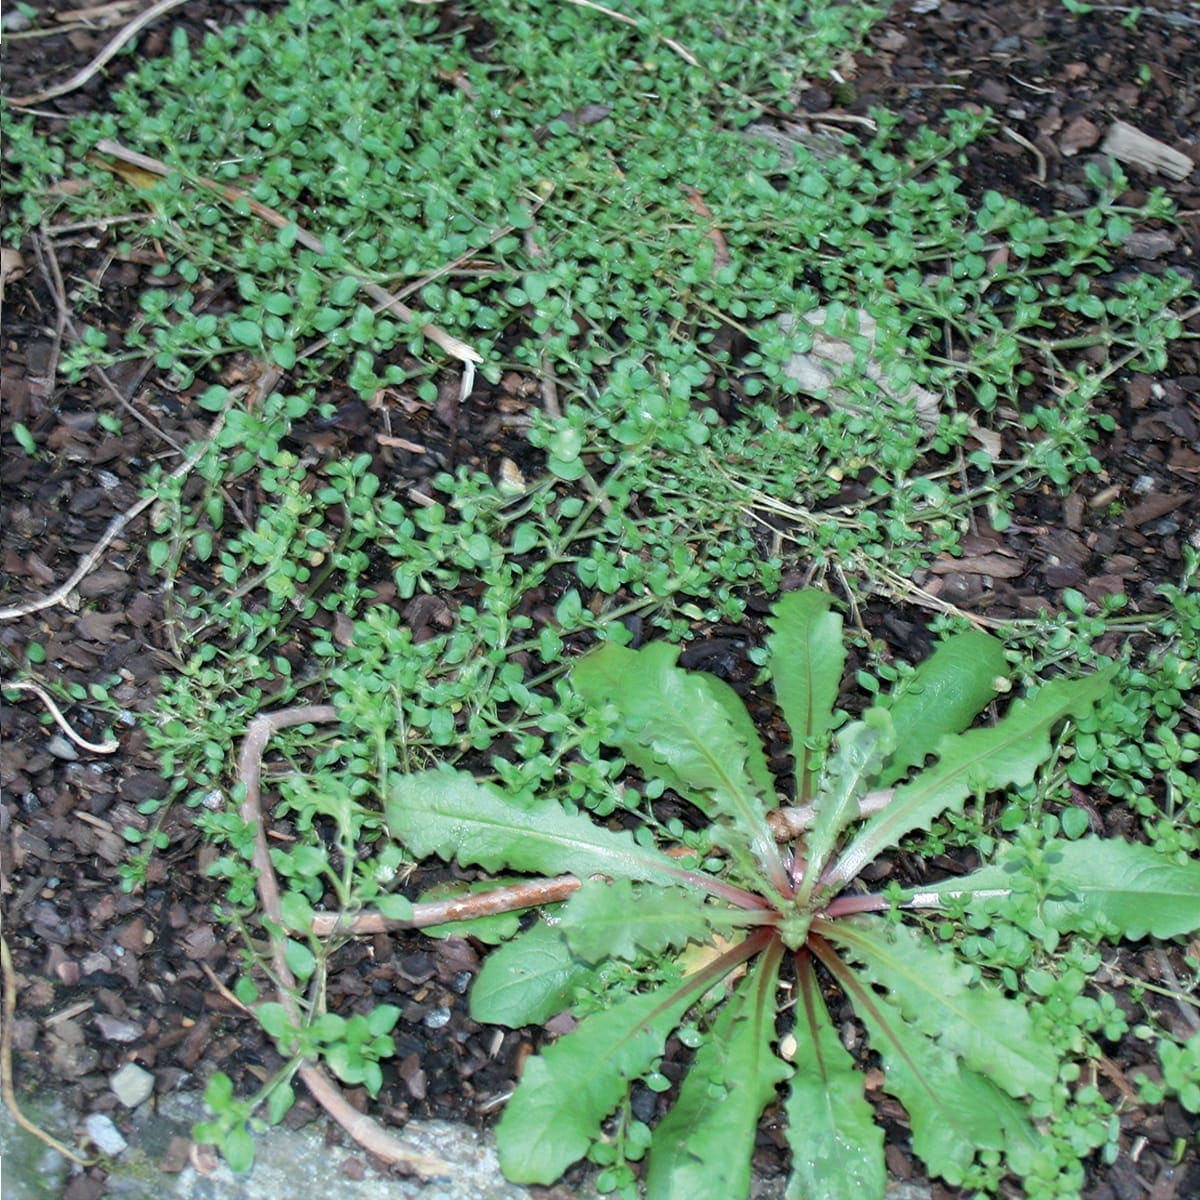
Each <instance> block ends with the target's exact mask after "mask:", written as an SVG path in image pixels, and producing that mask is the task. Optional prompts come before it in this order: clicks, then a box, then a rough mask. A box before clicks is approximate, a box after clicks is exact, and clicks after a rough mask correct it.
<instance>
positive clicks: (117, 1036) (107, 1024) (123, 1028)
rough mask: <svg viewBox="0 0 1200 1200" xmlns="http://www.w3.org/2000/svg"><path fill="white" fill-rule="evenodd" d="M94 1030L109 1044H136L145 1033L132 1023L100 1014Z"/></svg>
mask: <svg viewBox="0 0 1200 1200" xmlns="http://www.w3.org/2000/svg"><path fill="white" fill-rule="evenodd" d="M96 1028H97V1029H98V1030H100V1034H101V1036H102V1037H103V1038H104V1039H105V1041H109V1042H136V1041H137V1040H138V1038H140V1037H141V1036H142V1034H144V1033H145V1030H144V1029H143V1028H142V1027H141V1026H140V1025H138V1024H135V1023H134V1022H133V1021H122V1020H121V1019H120V1018H119V1017H110V1016H109V1015H108V1014H107V1013H100V1014H99V1015H98V1016H97V1017H96ZM138 1103H141V1101H139V1102H138Z"/></svg>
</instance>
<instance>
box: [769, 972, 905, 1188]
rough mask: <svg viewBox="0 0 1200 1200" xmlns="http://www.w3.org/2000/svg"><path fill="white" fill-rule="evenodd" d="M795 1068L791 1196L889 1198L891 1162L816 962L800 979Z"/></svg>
mask: <svg viewBox="0 0 1200 1200" xmlns="http://www.w3.org/2000/svg"><path fill="white" fill-rule="evenodd" d="M797 986H798V988H799V992H800V994H799V997H798V1000H797V1004H796V1009H795V1012H796V1026H795V1030H794V1036H795V1038H796V1053H795V1057H794V1060H793V1061H794V1064H795V1068H796V1069H795V1073H794V1074H793V1075H792V1081H791V1087H790V1090H789V1093H788V1098H787V1101H786V1102H785V1104H784V1110H785V1112H786V1113H787V1121H788V1141H789V1143H790V1144H791V1147H792V1174H791V1177H790V1178H789V1180H788V1188H787V1200H846V1197H849V1196H853V1197H855V1200H883V1195H884V1192H885V1190H886V1188H887V1164H886V1161H885V1159H884V1156H883V1130H882V1129H881V1128H880V1127H879V1126H878V1125H877V1124H876V1123H875V1110H874V1109H873V1108H872V1107H871V1105H870V1104H869V1103H868V1101H867V1098H866V1094H865V1090H864V1083H865V1081H864V1078H863V1074H862V1072H861V1071H859V1070H858V1067H857V1065H856V1064H855V1062H854V1059H853V1058H851V1056H850V1054H849V1053H848V1052H847V1051H846V1049H845V1047H844V1046H843V1045H842V1041H841V1039H840V1038H839V1037H838V1034H837V1030H836V1029H834V1027H833V1024H832V1022H831V1021H830V1020H829V1013H828V1010H827V1009H826V1007H825V1001H824V1000H823V999H822V998H821V989H820V984H819V981H818V980H817V977H816V974H815V972H814V971H813V970H812V966H811V964H810V963H808V962H804V963H803V964H802V965H801V968H800V971H799V973H798V978H797Z"/></svg>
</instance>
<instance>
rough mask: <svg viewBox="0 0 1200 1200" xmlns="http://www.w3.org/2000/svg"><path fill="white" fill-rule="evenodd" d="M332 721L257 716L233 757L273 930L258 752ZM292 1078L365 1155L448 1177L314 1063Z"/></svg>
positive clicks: (275, 887) (305, 714) (289, 989)
mask: <svg viewBox="0 0 1200 1200" xmlns="http://www.w3.org/2000/svg"><path fill="white" fill-rule="evenodd" d="M336 718H337V710H336V709H335V708H334V707H333V706H332V705H328V704H308V705H302V706H301V707H299V708H288V709H284V710H282V711H280V712H277V713H263V714H261V715H260V716H258V717H256V718H255V719H254V720H253V721H252V722H251V723H250V728H249V729H248V730H247V732H246V738H245V740H244V741H243V743H242V752H241V754H240V755H239V757H238V775H239V778H240V779H241V782H242V784H243V786H244V787H245V790H246V794H245V798H244V799H243V801H242V806H241V815H242V819H243V820H244V821H246V823H247V824H248V825H249V826H250V827H251V828H252V829H253V830H254V866H255V868H256V870H257V872H258V899H259V902H260V903H261V905H262V909H263V913H264V914H265V915H266V917H267V918H268V920H269V921H270V922H271V924H272V925H274V926H275V927H276V928H282V926H283V921H282V917H281V914H280V911H279V882H278V880H277V879H276V877H275V868H274V867H273V866H272V865H271V853H270V849H269V847H268V846H267V833H266V828H265V826H264V824H263V819H262V809H261V806H260V802H259V796H260V791H261V781H262V756H263V751H264V750H265V749H266V746H267V743H268V742H269V741H270V740H271V737H272V736H273V735H274V734H276V733H278V732H279V730H281V729H288V728H290V727H291V726H293V725H306V724H310V723H311V724H323V723H324V722H327V721H333V720H336ZM285 945H286V943H285V939H284V938H283V937H281V936H280V935H279V934H276V933H272V935H271V962H272V967H273V970H274V974H275V979H276V991H277V994H278V996H279V1002H280V1003H281V1004H282V1005H283V1007H284V1009H285V1010H286V1011H287V1013H288V1016H289V1018H290V1019H291V1020H292V1021H294V1022H295V1023H296V1024H297V1025H298V1024H299V1023H300V1020H301V1017H300V1011H299V1008H298V1007H297V1004H296V999H295V987H296V980H295V977H294V976H293V975H292V972H291V969H290V968H289V967H288V965H287V960H286V958H285ZM298 1073H299V1075H300V1078H301V1079H302V1080H303V1081H304V1083H305V1086H307V1088H308V1090H309V1091H310V1092H311V1093H312V1095H313V1098H314V1099H315V1100H316V1101H317V1102H318V1103H319V1104H320V1105H321V1107H322V1108H323V1109H324V1110H325V1111H326V1112H327V1113H328V1114H329V1115H330V1116H331V1117H332V1118H333V1119H334V1120H335V1121H336V1122H337V1123H338V1124H339V1125H341V1127H342V1128H343V1129H344V1130H345V1131H346V1132H347V1133H348V1134H349V1135H350V1136H351V1137H352V1138H353V1139H354V1140H355V1141H356V1142H357V1143H358V1144H359V1145H360V1146H362V1147H363V1148H364V1149H365V1150H368V1151H369V1152H370V1153H372V1154H376V1155H378V1156H379V1157H380V1158H382V1159H385V1160H386V1161H387V1162H390V1163H393V1164H395V1165H396V1166H397V1167H400V1168H401V1169H402V1170H405V1171H410V1172H412V1173H413V1174H415V1175H421V1176H424V1177H426V1178H428V1177H432V1176H438V1175H446V1174H448V1173H449V1168H448V1167H447V1166H446V1164H445V1163H443V1162H439V1161H438V1160H437V1159H432V1158H427V1157H426V1156H425V1155H422V1154H417V1153H415V1152H414V1151H412V1150H410V1149H409V1148H408V1147H407V1146H406V1145H405V1144H404V1143H403V1142H402V1141H400V1140H399V1139H398V1138H395V1137H393V1136H392V1135H391V1134H390V1133H388V1132H387V1130H385V1129H384V1128H383V1127H382V1126H381V1125H379V1124H378V1123H377V1122H376V1121H374V1120H373V1119H372V1118H371V1117H369V1116H367V1115H366V1114H365V1113H360V1112H359V1111H358V1110H357V1109H356V1108H354V1107H352V1106H351V1104H350V1103H349V1101H348V1100H347V1099H346V1097H345V1096H343V1095H342V1092H341V1090H340V1089H339V1088H338V1086H337V1084H336V1083H334V1082H333V1080H332V1079H330V1077H329V1075H328V1074H327V1073H326V1072H325V1070H324V1068H323V1067H321V1066H319V1065H318V1064H317V1063H314V1062H306V1063H304V1064H303V1065H302V1066H301V1067H300V1068H299V1072H298Z"/></svg>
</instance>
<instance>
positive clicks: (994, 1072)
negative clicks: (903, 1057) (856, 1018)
mask: <svg viewBox="0 0 1200 1200" xmlns="http://www.w3.org/2000/svg"><path fill="white" fill-rule="evenodd" d="M821 934H822V935H823V936H825V937H827V938H828V939H829V940H830V941H831V942H833V943H835V944H836V945H838V946H841V947H842V948H843V949H844V950H846V951H847V952H848V954H849V955H850V957H852V958H853V959H854V960H855V961H856V962H858V963H859V964H860V965H859V968H858V973H859V975H860V976H862V977H863V978H865V979H868V980H870V982H872V983H874V984H876V985H878V986H879V987H882V988H884V989H885V990H886V991H887V993H888V994H889V996H890V997H891V999H892V1000H893V1001H894V1002H895V1003H896V1004H897V1005H898V1006H899V1009H900V1011H901V1013H902V1014H903V1016H904V1019H905V1020H906V1021H909V1022H911V1023H912V1024H913V1025H915V1026H916V1027H917V1028H918V1029H920V1030H921V1032H922V1033H924V1034H926V1035H927V1036H929V1037H932V1038H936V1039H937V1040H938V1041H939V1042H940V1043H941V1044H942V1045H943V1046H945V1047H946V1049H948V1050H951V1051H953V1052H954V1053H955V1054H958V1055H959V1056H961V1058H962V1059H963V1061H964V1062H965V1063H966V1064H967V1065H968V1066H969V1067H971V1068H973V1069H974V1070H976V1071H980V1072H982V1073H984V1074H986V1075H988V1076H990V1077H991V1078H992V1079H994V1080H995V1081H996V1082H997V1083H998V1084H999V1085H1000V1086H1001V1087H1002V1088H1004V1090H1005V1091H1007V1092H1008V1093H1009V1094H1010V1095H1013V1096H1034V1097H1038V1098H1043V1097H1045V1096H1046V1095H1048V1093H1049V1091H1050V1089H1051V1088H1052V1087H1053V1086H1054V1083H1055V1081H1056V1080H1057V1078H1058V1055H1057V1054H1056V1053H1055V1050H1054V1047H1053V1046H1052V1045H1051V1044H1050V1042H1049V1041H1047V1040H1046V1039H1045V1038H1043V1037H1041V1036H1039V1035H1038V1034H1037V1033H1036V1031H1035V1028H1034V1022H1033V1018H1032V1016H1031V1015H1030V1012H1029V1010H1028V1008H1026V1007H1025V1005H1024V1004H1022V1003H1020V1002H1019V1001H1017V1000H1013V999H1010V998H1009V997H1008V996H1006V995H1005V994H1004V993H1003V992H1002V991H1001V990H1000V989H999V988H997V987H996V986H995V985H994V984H991V983H988V982H987V981H986V980H983V979H980V978H979V976H978V973H977V972H976V971H974V970H973V969H972V968H971V967H970V966H968V965H967V964H966V963H964V962H963V961H962V960H961V959H959V958H958V957H956V956H955V954H954V953H953V951H952V950H950V949H947V948H943V947H941V946H939V945H938V944H937V943H935V942H933V941H931V940H930V939H929V938H928V937H926V936H925V935H924V934H923V933H921V931H920V930H917V929H913V928H912V927H911V926H907V925H900V924H898V923H896V922H894V921H890V920H888V919H886V918H882V917H867V916H862V917H852V918H844V919H841V920H837V921H827V922H826V921H823V922H821Z"/></svg>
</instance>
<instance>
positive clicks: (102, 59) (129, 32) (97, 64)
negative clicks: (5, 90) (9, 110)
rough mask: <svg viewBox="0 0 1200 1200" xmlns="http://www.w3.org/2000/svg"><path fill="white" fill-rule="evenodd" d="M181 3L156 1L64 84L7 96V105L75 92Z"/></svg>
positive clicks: (26, 104)
mask: <svg viewBox="0 0 1200 1200" xmlns="http://www.w3.org/2000/svg"><path fill="white" fill-rule="evenodd" d="M182 3H183V0H158V3H157V4H152V5H151V6H150V7H149V8H148V9H146V11H145V12H144V13H141V14H139V15H138V16H136V17H134V18H133V20H132V21H130V22H129V24H128V25H126V26H125V27H124V28H123V29H122V30H121V31H120V32H119V33H118V34H117V35H116V37H114V38H112V39H111V41H109V43H108V44H107V45H106V46H105V47H104V49H103V50H101V51H100V53H99V54H97V55H96V57H95V58H93V59H92V61H91V62H90V63H88V65H87V66H86V67H84V68H83V70H81V71H76V72H75V74H74V75H72V76H71V78H70V79H68V80H67V81H66V82H65V83H59V84H56V85H55V86H54V87H51V88H47V89H46V90H45V91H44V92H34V93H33V94H32V95H29V96H9V98H8V102H9V104H12V105H14V106H15V107H17V108H28V107H29V105H31V104H41V102H42V101H43V100H53V99H55V98H56V97H58V96H65V95H66V94H67V93H68V92H73V91H75V89H76V88H80V87H83V85H84V84H85V83H87V81H88V80H89V79H91V77H92V76H93V75H95V74H96V72H97V71H99V70H100V68H101V67H103V66H104V64H105V63H107V62H108V61H109V59H111V58H112V57H113V56H114V55H115V54H116V53H117V51H118V50H120V49H121V47H122V46H124V45H125V43H126V42H127V41H129V40H130V38H133V37H136V36H137V34H139V33H140V32H141V31H142V30H143V29H145V28H146V26H147V25H149V24H151V22H153V21H157V20H158V18H159V17H161V16H162V15H163V14H164V13H168V12H170V11H171V9H173V8H178V7H179V6H180V5H181V4H182Z"/></svg>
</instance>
